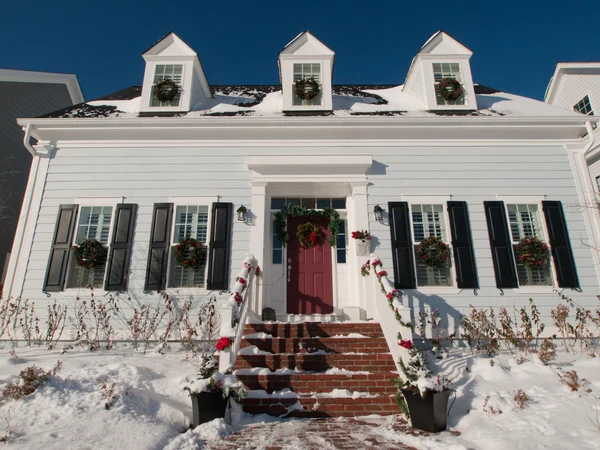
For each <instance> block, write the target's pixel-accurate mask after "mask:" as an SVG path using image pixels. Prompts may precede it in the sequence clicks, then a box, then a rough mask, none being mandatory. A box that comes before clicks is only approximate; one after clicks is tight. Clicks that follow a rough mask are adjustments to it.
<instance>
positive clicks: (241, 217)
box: [236, 205, 248, 222]
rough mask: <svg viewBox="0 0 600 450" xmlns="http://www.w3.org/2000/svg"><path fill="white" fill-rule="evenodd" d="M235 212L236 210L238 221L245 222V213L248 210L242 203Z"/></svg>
mask: <svg viewBox="0 0 600 450" xmlns="http://www.w3.org/2000/svg"><path fill="white" fill-rule="evenodd" d="M236 212H237V216H238V220H239V221H240V222H245V221H246V213H247V212H248V208H246V207H245V206H244V205H242V206H240V207H239V208H238V209H237V211H236Z"/></svg>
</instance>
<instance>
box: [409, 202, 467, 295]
mask: <svg viewBox="0 0 600 450" xmlns="http://www.w3.org/2000/svg"><path fill="white" fill-rule="evenodd" d="M401 197H402V201H405V202H408V206H409V209H410V214H409V221H410V232H411V237H412V241H413V242H412V246H413V249H412V251H413V254H414V246H415V245H417V244H416V240H415V229H414V226H413V220H412V206H413V205H442V214H443V217H444V219H443V220H444V227H445V232H446V236H444V238H445V239H446V241H445V242H446V244H448V247H449V248H450V249H452V244H451V242H450V241H451V236H450V233H451V231H450V218H449V217H448V203H447V202H448V201H450V200H451V199H452V196H451V195H440V196H427V195H422V196H421V195H407V196H401ZM451 253H452V252H451ZM414 257H415V264H414V267H413V273H414V276H415V284H416V283H417V263H416V258H417V255H416V254H414ZM450 281H451V284H450V285H448V286H419V285H417V287H416V288H414V289H404V290H406V291H419V292H423V293H435V294H456V293H457V289H458V287H457V285H456V272H455V267H454V255H451V257H450Z"/></svg>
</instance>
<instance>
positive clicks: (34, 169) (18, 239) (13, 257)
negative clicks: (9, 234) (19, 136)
mask: <svg viewBox="0 0 600 450" xmlns="http://www.w3.org/2000/svg"><path fill="white" fill-rule="evenodd" d="M30 138H31V124H30V123H29V124H27V127H25V137H24V138H23V145H24V146H25V148H26V149H27V151H28V152H29V153H31V156H32V157H33V160H32V162H31V164H32V166H31V171H30V173H29V181H28V183H27V190H26V191H25V196H24V198H23V206H22V207H21V213H20V215H19V221H18V225H17V230H16V232H15V240H14V242H13V246H12V249H11V253H10V260H9V263H8V270H7V275H9V276H7V279H6V280H5V286H4V293H5V295H6V298H11V296H12V295H11V294H12V292H11V290H12V287H13V283H14V281H15V275H16V269H17V265H18V261H19V255H20V254H21V250H22V247H23V233H24V232H25V229H26V228H27V220H28V218H29V212H30V209H31V200H32V198H33V191H34V188H35V180H36V179H37V175H38V169H39V167H40V157H39V156H40V155H39V154H38V152H37V151H36V150H35V149H34V148H33V147H32V146H31V144H30V143H29V140H30ZM27 258H29V255H28V256H27Z"/></svg>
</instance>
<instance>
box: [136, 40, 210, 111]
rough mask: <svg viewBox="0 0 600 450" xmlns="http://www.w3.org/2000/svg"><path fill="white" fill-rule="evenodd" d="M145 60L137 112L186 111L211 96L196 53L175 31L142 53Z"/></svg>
mask: <svg viewBox="0 0 600 450" xmlns="http://www.w3.org/2000/svg"><path fill="white" fill-rule="evenodd" d="M142 56H143V58H144V60H145V61H146V70H145V73H144V84H143V86H142V98H141V104H140V115H148V114H155V113H160V114H161V115H162V114H165V113H167V114H168V113H180V112H188V111H190V110H191V108H192V106H194V105H195V104H196V103H198V102H201V101H204V100H206V99H208V98H211V97H212V93H211V90H210V86H209V85H208V81H207V79H206V76H205V74H204V70H203V68H202V64H201V63H200V60H199V59H198V55H197V54H196V52H195V51H194V50H192V48H190V47H189V46H188V45H187V44H186V43H185V42H184V41H183V40H181V39H180V38H179V37H178V36H177V35H176V34H175V33H169V34H167V35H166V36H165V37H163V38H161V39H160V40H159V41H158V42H157V43H156V44H154V45H153V46H152V47H150V48H149V49H148V50H146V52H144V54H143V55H142Z"/></svg>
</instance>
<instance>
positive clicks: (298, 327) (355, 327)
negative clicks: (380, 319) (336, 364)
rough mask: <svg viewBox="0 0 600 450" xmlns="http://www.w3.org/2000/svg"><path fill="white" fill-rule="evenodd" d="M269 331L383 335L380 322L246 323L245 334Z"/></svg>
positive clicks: (298, 334)
mask: <svg viewBox="0 0 600 450" xmlns="http://www.w3.org/2000/svg"><path fill="white" fill-rule="evenodd" d="M252 333H267V334H270V335H271V336H273V337H282V338H289V337H292V338H305V337H332V336H336V335H340V334H341V335H348V334H350V333H358V334H362V335H364V336H368V337H383V333H382V332H381V327H380V326H379V324H378V323H371V322H364V323H348V322H331V323H319V322H305V323H298V324H293V323H273V324H271V323H255V324H248V325H246V329H245V330H244V334H252Z"/></svg>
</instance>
